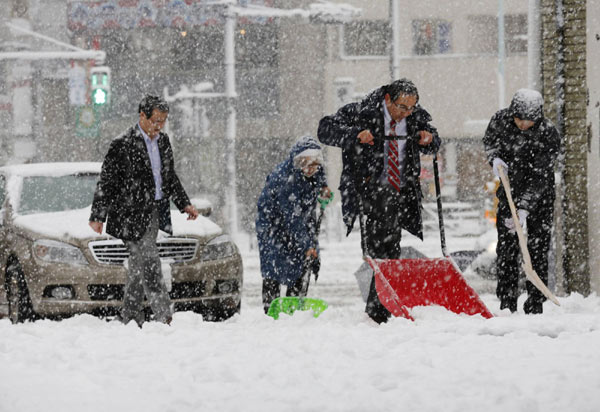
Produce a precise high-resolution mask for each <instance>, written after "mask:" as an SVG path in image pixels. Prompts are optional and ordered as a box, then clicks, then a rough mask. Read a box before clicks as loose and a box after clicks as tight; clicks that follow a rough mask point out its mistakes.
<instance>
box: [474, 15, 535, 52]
mask: <svg viewBox="0 0 600 412" xmlns="http://www.w3.org/2000/svg"><path fill="white" fill-rule="evenodd" d="M467 20H468V23H469V53H477V54H498V16H469V17H468V18H467ZM504 44H505V47H506V49H505V50H506V54H507V55H511V54H518V53H527V15H526V14H508V15H505V16H504Z"/></svg>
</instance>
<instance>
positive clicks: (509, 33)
mask: <svg viewBox="0 0 600 412" xmlns="http://www.w3.org/2000/svg"><path fill="white" fill-rule="evenodd" d="M504 37H505V41H506V53H507V54H516V53H527V15H526V14H508V15H506V16H504Z"/></svg>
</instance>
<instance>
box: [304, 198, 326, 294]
mask: <svg viewBox="0 0 600 412" xmlns="http://www.w3.org/2000/svg"><path fill="white" fill-rule="evenodd" d="M319 209H320V210H319V216H318V217H317V223H316V225H315V235H314V237H313V245H314V246H315V248H316V246H317V243H318V241H319V232H320V231H321V222H322V221H323V215H324V214H325V208H324V207H322V206H320V207H319ZM314 261H315V258H314V257H313V256H307V257H306V258H305V259H304V266H303V268H302V269H303V271H302V288H301V289H300V296H301V297H306V295H307V294H308V284H309V283H310V274H311V273H312V266H313V262H314ZM318 277H319V274H318V273H315V282H316V281H317V278H318Z"/></svg>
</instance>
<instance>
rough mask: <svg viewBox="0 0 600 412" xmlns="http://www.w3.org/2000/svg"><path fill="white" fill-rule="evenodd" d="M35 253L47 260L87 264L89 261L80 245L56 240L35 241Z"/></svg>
mask: <svg viewBox="0 0 600 412" xmlns="http://www.w3.org/2000/svg"><path fill="white" fill-rule="evenodd" d="M33 254H34V255H35V257H37V258H38V259H41V260H43V261H45V262H55V263H68V264H71V265H87V264H88V262H87V260H86V259H85V256H83V253H82V252H81V250H80V249H79V248H78V247H75V246H73V245H69V244H68V243H63V242H58V241H56V240H49V239H40V240H36V241H35V242H34V243H33Z"/></svg>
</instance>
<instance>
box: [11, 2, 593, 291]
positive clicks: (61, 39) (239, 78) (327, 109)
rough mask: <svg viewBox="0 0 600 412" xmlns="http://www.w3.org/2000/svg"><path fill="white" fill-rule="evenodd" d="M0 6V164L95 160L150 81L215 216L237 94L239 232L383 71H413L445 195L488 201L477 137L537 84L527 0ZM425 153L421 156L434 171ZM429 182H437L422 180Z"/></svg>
mask: <svg viewBox="0 0 600 412" xmlns="http://www.w3.org/2000/svg"><path fill="white" fill-rule="evenodd" d="M563 1H564V3H569V2H570V1H571V2H573V1H574V2H575V3H577V1H575V0H563ZM7 3H8V4H9V5H10V7H3V8H1V9H0V20H1V24H0V124H1V125H2V127H1V128H0V162H1V163H3V164H5V163H17V162H23V161H25V162H29V161H59V160H94V161H100V160H102V158H103V156H104V154H105V152H106V149H107V148H108V144H109V141H110V140H111V139H112V138H113V137H115V136H117V135H118V134H119V133H121V132H122V131H123V130H125V129H126V128H127V127H129V126H131V125H133V124H134V123H135V122H136V121H137V118H138V115H137V105H138V103H139V101H140V99H141V98H142V96H143V95H144V94H146V93H155V94H158V95H162V96H164V97H165V98H167V99H168V100H169V101H170V102H171V107H172V110H171V114H170V117H169V123H168V131H169V134H170V136H171V139H172V141H173V146H174V149H175V151H176V152H177V156H176V159H177V161H178V164H177V167H178V170H179V173H180V175H181V176H182V178H183V180H184V185H185V186H186V187H187V188H189V189H188V190H189V192H190V193H191V194H192V195H194V196H202V197H208V198H209V199H210V200H211V201H212V202H213V205H214V209H215V213H216V214H215V218H216V219H217V220H219V221H221V223H223V222H225V221H226V220H227V216H226V212H225V207H224V206H225V204H226V202H227V193H226V192H227V189H228V187H229V185H230V181H231V179H230V177H231V174H230V173H229V172H228V169H227V167H228V164H230V163H231V162H230V160H231V158H232V157H231V156H232V155H231V154H230V153H228V150H230V149H231V148H232V146H231V145H230V144H229V142H228V138H230V137H231V136H229V137H228V124H229V122H230V121H231V112H230V110H231V108H232V107H234V108H235V116H234V121H235V134H234V138H235V154H234V156H235V157H234V159H235V168H236V169H235V173H234V175H235V177H236V180H234V181H233V182H234V187H235V195H236V198H237V212H236V214H237V219H238V221H239V229H240V230H244V231H247V232H250V233H251V232H253V222H254V216H255V207H256V206H255V205H256V199H257V197H258V194H259V192H260V190H261V189H262V186H263V184H264V179H265V177H266V175H267V174H268V173H269V172H270V171H271V170H272V168H273V167H274V165H275V164H277V163H278V162H280V161H282V160H283V159H284V158H285V156H287V153H288V149H289V147H290V145H291V144H292V143H293V142H294V141H295V140H296V139H297V138H299V137H300V136H303V135H305V134H311V135H316V130H317V125H318V122H319V119H320V118H321V117H322V116H323V115H325V114H330V113H333V112H334V111H336V110H337V109H338V108H339V107H340V106H341V105H342V104H344V103H347V102H351V101H355V100H358V99H360V98H361V97H363V96H364V95H365V94H366V93H368V92H369V91H371V90H373V89H375V88H377V87H379V86H381V85H383V84H386V83H389V82H390V81H391V80H393V79H392V77H393V75H392V73H398V74H399V76H400V77H407V78H410V79H411V80H413V81H414V82H415V84H416V85H417V87H418V88H419V92H420V97H421V100H420V103H421V104H422V105H423V106H424V107H425V108H426V109H427V110H428V111H429V112H430V113H431V115H432V116H433V119H434V121H433V123H434V125H435V126H437V128H438V130H439V132H440V135H441V137H442V138H443V142H444V143H443V148H442V152H441V154H440V157H441V165H442V185H443V195H444V198H445V199H446V200H447V201H461V202H468V203H471V204H472V205H474V207H475V208H479V210H481V213H483V200H484V199H486V198H488V199H489V196H490V195H489V194H486V192H485V190H484V185H485V183H486V182H488V181H490V180H492V174H491V169H490V168H489V166H488V165H487V164H486V161H485V156H484V153H483V146H482V144H481V138H482V137H483V134H484V132H485V128H486V126H487V123H488V121H489V119H490V118H491V116H492V115H493V114H494V113H495V111H497V110H498V109H500V108H502V107H505V106H506V105H508V104H509V103H510V98H511V96H512V95H513V93H514V92H515V91H516V90H517V89H519V88H522V87H527V86H529V85H530V83H531V80H530V79H529V78H528V40H529V39H528V11H529V3H530V2H527V1H523V0H498V1H489V0H447V1H439V0H421V1H419V2H410V1H406V0H391V1H390V0H370V1H368V2H365V1H359V0H343V1H342V0H340V1H338V0H334V1H332V2H331V3H332V4H333V6H332V5H331V4H328V5H325V6H324V5H323V4H321V5H320V7H321V8H320V9H315V8H314V7H315V6H314V4H315V3H317V2H316V1H310V0H238V1H237V2H233V3H231V2H223V4H220V5H219V4H215V3H219V2H215V1H208V0H187V1H181V0H164V1H151V0H127V1H117V0H8V1H7ZM584 3H585V2H584ZM597 3H598V1H596V0H592V1H589V2H588V4H590V5H589V7H588V8H587V21H588V27H589V28H590V29H589V30H588V32H587V33H588V35H587V36H588V37H587V58H588V65H587V67H588V69H587V70H588V87H589V99H590V100H589V104H588V106H587V117H588V122H589V125H590V126H589V130H590V136H589V142H590V143H589V148H590V151H589V153H588V161H589V164H590V167H589V176H590V186H589V189H590V190H589V193H590V195H589V199H590V203H589V204H590V210H593V205H595V204H597V203H598V201H599V200H600V195H599V192H600V190H599V189H600V188H599V187H598V184H600V183H599V181H600V179H598V171H599V166H598V164H599V162H598V160H599V157H600V152H599V150H598V147H599V145H598V133H599V129H600V119H599V114H600V110H599V109H598V106H599V105H600V84H598V76H595V75H594V74H593V68H594V67H597V66H598V65H599V64H600V51H599V47H600V46H599V45H600V41H599V40H598V39H599V38H600V37H599V36H600V35H599V34H598V33H596V31H597V30H595V29H594V27H598V18H600V7H597V6H598V4H597ZM226 4H229V5H230V6H231V5H233V6H234V8H235V9H236V13H235V25H234V32H233V33H234V35H233V45H234V56H233V57H234V62H235V65H234V74H235V91H236V92H237V95H236V96H235V97H231V96H227V95H226V90H228V87H230V85H229V84H228V81H229V79H228V76H227V68H228V67H227V64H228V62H227V59H226V53H225V51H226V49H227V39H228V33H227V24H226V23H227V15H228V14H227V12H226V11H227V10H231V9H229V8H227V7H226ZM394 4H395V5H397V7H398V8H397V10H396V11H395V13H394V12H393V11H394V10H393V9H392V7H391V6H392V5H394ZM594 4H595V5H596V7H593V6H594ZM336 5H337V7H338V9H336V7H334V6H336ZM566 7H568V4H567V6H566ZM327 8H329V11H330V12H331V14H333V15H335V14H336V13H338V12H339V14H344V15H345V16H346V17H345V18H340V19H327V18H319V15H320V16H321V17H322V14H323V13H317V12H315V10H317V11H318V10H321V11H322V10H327ZM356 9H360V11H361V12H360V14H358V13H355V11H356ZM269 10H270V11H269ZM305 11H306V13H305ZM348 16H350V18H348ZM391 16H395V18H393V17H391ZM394 19H395V20H394ZM394 21H395V22H396V23H397V25H396V27H397V29H398V35H397V37H396V39H397V42H396V43H394V42H393V41H392V40H393V38H394V37H393V27H394V24H393V22H394ZM69 46H70V47H69ZM393 50H397V54H396V57H397V59H396V60H393V59H392V58H391V56H392V51H393ZM17 52H18V53H22V54H21V55H20V57H19V56H17V55H16V54H15V53H17ZM94 52H96V54H93V53H94ZM23 53H24V54H23ZM52 53H54V54H52ZM86 53H92V54H86ZM102 56H105V58H104V59H102V58H101V57H102ZM394 62H395V63H394ZM394 65H395V66H394ZM98 67H100V68H103V67H106V68H108V69H109V70H110V73H109V74H110V76H109V87H108V90H107V91H108V95H107V98H108V101H107V102H106V103H105V104H100V105H98V104H96V105H95V104H93V102H92V95H91V93H92V91H93V85H92V84H91V75H92V72H93V69H94V68H96V69H97V68H98ZM537 86H538V87H539V85H537ZM327 157H328V173H329V179H330V182H331V185H332V186H337V183H338V180H339V173H340V159H339V152H338V151H337V149H333V148H328V149H327ZM430 164H431V162H430V161H428V160H427V159H425V160H424V165H425V166H426V167H425V170H424V172H423V178H424V179H425V180H426V182H427V180H428V179H429V183H431V173H430V171H429V170H427V168H428V167H430V166H429V165H430ZM424 188H425V190H426V191H428V192H430V193H429V194H432V193H433V186H432V185H431V184H425V185H424ZM338 199H339V197H338ZM589 225H590V240H589V242H590V247H591V249H592V250H591V253H590V255H591V256H592V258H591V260H590V264H591V269H592V272H593V273H600V260H599V259H598V258H594V257H593V256H600V253H597V252H600V250H597V249H598V248H600V247H599V246H596V244H597V243H598V242H596V241H595V239H597V237H598V235H599V234H600V218H598V217H597V215H596V214H595V213H593V211H592V212H591V213H590V220H589ZM229 227H232V226H231V225H229ZM594 251H596V252H594ZM596 289H597V290H600V285H596Z"/></svg>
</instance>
